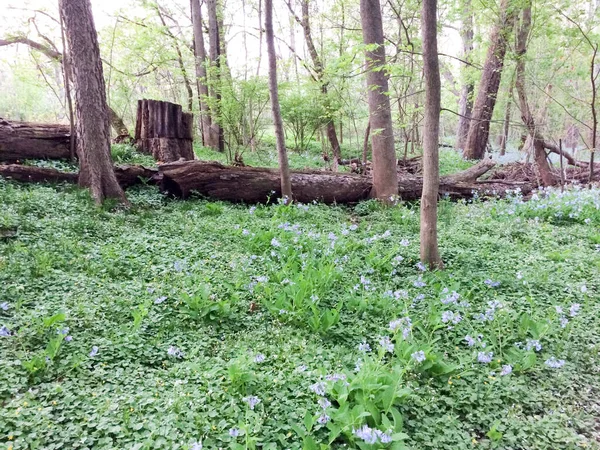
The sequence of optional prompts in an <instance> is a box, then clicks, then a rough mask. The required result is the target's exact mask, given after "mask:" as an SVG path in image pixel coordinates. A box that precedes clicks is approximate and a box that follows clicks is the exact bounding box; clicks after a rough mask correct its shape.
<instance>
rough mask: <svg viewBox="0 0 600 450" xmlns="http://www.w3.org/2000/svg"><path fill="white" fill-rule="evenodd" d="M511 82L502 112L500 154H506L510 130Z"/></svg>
mask: <svg viewBox="0 0 600 450" xmlns="http://www.w3.org/2000/svg"><path fill="white" fill-rule="evenodd" d="M512 98H513V84H512V83H511V86H510V91H509V92H508V100H507V102H506V111H505V113H504V124H503V126H502V138H501V139H502V140H501V141H500V156H504V155H505V154H506V145H507V144H508V135H509V132H510V116H511V109H512Z"/></svg>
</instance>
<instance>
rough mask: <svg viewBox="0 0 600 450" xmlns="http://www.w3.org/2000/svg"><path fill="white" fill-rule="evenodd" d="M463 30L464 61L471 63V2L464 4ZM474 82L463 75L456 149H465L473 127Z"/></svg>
mask: <svg viewBox="0 0 600 450" xmlns="http://www.w3.org/2000/svg"><path fill="white" fill-rule="evenodd" d="M462 8H463V11H462V28H461V30H460V36H461V39H462V44H463V55H462V57H463V59H464V60H465V61H467V62H470V61H471V53H472V52H473V8H472V5H471V0H464V1H463V4H462ZM474 90H475V87H474V86H473V80H471V78H470V77H468V76H465V75H463V83H462V87H461V89H460V99H459V101H458V106H459V108H458V113H459V114H460V116H458V129H457V132H456V147H457V148H459V149H464V148H465V142H466V140H467V135H468V134H469V127H470V126H471V120H470V119H471V114H472V112H473V91H474Z"/></svg>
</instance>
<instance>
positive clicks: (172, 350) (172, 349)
mask: <svg viewBox="0 0 600 450" xmlns="http://www.w3.org/2000/svg"><path fill="white" fill-rule="evenodd" d="M167 354H168V355H169V356H174V357H175V358H183V354H184V353H183V352H182V351H181V350H179V349H178V348H177V347H175V346H173V345H171V346H170V347H169V349H168V350H167Z"/></svg>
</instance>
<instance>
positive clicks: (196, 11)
mask: <svg viewBox="0 0 600 450" xmlns="http://www.w3.org/2000/svg"><path fill="white" fill-rule="evenodd" d="M191 7H192V25H193V28H194V56H195V57H196V85H197V88H198V104H199V106H200V120H199V121H198V125H199V127H200V130H201V133H202V145H207V146H208V145H209V143H210V126H211V120H210V111H209V110H208V104H207V100H208V85H207V84H206V83H207V77H206V47H205V46H204V33H203V32H202V9H201V7H200V0H191Z"/></svg>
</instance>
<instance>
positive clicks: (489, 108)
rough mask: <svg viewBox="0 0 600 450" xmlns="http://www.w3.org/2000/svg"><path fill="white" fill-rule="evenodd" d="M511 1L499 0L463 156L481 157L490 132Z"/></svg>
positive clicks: (510, 20) (510, 22)
mask: <svg viewBox="0 0 600 450" xmlns="http://www.w3.org/2000/svg"><path fill="white" fill-rule="evenodd" d="M514 1H515V0H501V3H500V19H499V22H498V24H497V25H496V27H495V28H494V30H493V32H492V35H491V36H490V46H489V47H488V51H487V56H486V60H485V64H484V66H483V73H482V75H481V81H480V82H479V89H478V91H477V99H476V100H475V105H474V107H473V113H472V115H471V118H472V120H471V126H470V127H469V133H468V135H467V140H466V142H465V148H464V157H465V158H466V159H481V158H483V156H484V154H485V149H486V147H487V143H488V137H489V134H490V120H491V119H492V115H493V113H494V107H495V106H496V96H497V95H498V88H499V87H500V79H501V77H502V69H503V67H504V56H505V55H506V49H507V47H508V39H509V36H510V34H511V31H512V29H513V25H514V22H515V13H516V7H515V5H514Z"/></svg>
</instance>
